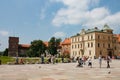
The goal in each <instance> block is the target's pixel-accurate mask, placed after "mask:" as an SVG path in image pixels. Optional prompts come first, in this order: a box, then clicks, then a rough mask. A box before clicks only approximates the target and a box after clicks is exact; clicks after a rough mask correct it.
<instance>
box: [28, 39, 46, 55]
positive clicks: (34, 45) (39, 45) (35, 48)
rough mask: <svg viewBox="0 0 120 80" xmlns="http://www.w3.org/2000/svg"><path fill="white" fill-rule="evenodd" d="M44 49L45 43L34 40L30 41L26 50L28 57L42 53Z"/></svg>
mask: <svg viewBox="0 0 120 80" xmlns="http://www.w3.org/2000/svg"><path fill="white" fill-rule="evenodd" d="M45 50H46V45H45V44H44V43H43V41H42V40H34V41H32V42H31V46H30V49H29V50H28V52H27V55H28V56H30V57H39V56H41V54H44V53H45Z"/></svg>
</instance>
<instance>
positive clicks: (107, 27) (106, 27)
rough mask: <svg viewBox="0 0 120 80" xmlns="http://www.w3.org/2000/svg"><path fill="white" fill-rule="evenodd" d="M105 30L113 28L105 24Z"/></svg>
mask: <svg viewBox="0 0 120 80" xmlns="http://www.w3.org/2000/svg"><path fill="white" fill-rule="evenodd" d="M103 30H112V29H111V28H110V27H109V26H108V25H107V24H105V25H104V27H103Z"/></svg>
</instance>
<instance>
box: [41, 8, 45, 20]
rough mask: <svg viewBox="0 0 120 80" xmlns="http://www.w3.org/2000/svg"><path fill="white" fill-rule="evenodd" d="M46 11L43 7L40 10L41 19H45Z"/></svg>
mask: <svg viewBox="0 0 120 80" xmlns="http://www.w3.org/2000/svg"><path fill="white" fill-rule="evenodd" d="M45 11H46V9H41V11H40V19H41V20H43V19H44V18H45V16H46V15H45Z"/></svg>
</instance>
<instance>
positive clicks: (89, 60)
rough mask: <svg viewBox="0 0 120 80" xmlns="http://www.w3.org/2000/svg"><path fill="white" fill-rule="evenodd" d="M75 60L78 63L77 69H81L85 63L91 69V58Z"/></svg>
mask: <svg viewBox="0 0 120 80" xmlns="http://www.w3.org/2000/svg"><path fill="white" fill-rule="evenodd" d="M76 60H77V61H78V65H77V67H83V65H86V62H88V66H90V67H91V68H92V57H89V58H86V57H84V56H83V57H82V58H79V57H77V59H76Z"/></svg>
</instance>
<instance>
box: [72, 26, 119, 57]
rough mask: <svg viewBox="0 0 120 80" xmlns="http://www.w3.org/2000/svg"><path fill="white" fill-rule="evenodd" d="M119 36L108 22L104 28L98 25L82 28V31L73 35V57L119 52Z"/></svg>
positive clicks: (111, 54)
mask: <svg viewBox="0 0 120 80" xmlns="http://www.w3.org/2000/svg"><path fill="white" fill-rule="evenodd" d="M117 43H118V42H117V38H116V37H114V35H113V30H112V29H111V28H110V27H109V26H108V25H107V24H106V25H104V27H103V29H102V30H99V29H98V28H97V27H95V28H93V29H88V30H84V29H83V30H81V32H80V33H78V34H77V35H74V36H72V37H71V55H70V56H71V57H82V56H86V57H92V58H97V57H98V56H99V55H100V54H101V55H102V56H104V57H105V56H106V55H107V54H108V55H110V56H111V57H112V56H113V55H115V54H117V53H118V49H117V47H116V44H117Z"/></svg>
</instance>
